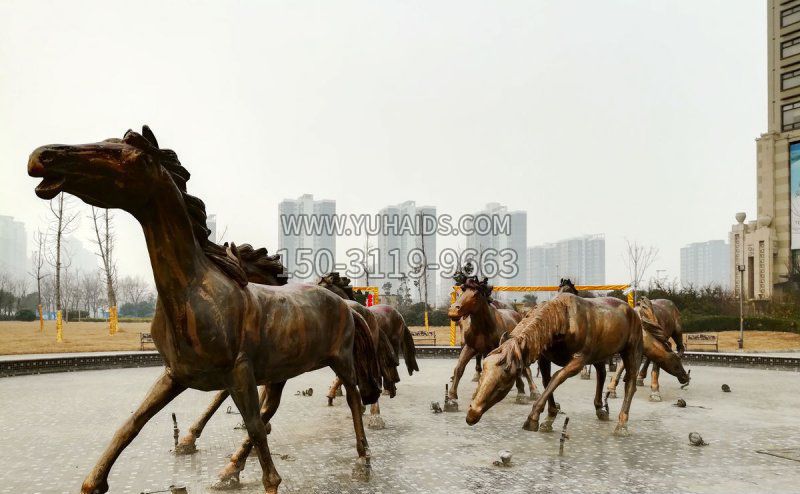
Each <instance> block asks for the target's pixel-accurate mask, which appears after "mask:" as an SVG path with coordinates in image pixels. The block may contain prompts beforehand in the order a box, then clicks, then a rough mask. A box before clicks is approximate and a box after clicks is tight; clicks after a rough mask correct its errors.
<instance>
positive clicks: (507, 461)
mask: <svg viewBox="0 0 800 494" xmlns="http://www.w3.org/2000/svg"><path fill="white" fill-rule="evenodd" d="M497 454H498V455H499V456H500V460H495V461H494V462H492V464H493V465H494V466H496V467H510V466H511V456H512V455H511V451H509V450H507V449H502V450H500V451H499V452H498V453H497Z"/></svg>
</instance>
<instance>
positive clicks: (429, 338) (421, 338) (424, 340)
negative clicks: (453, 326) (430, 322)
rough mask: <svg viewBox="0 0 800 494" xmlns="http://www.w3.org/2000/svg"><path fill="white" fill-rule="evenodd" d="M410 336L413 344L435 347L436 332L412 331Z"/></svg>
mask: <svg viewBox="0 0 800 494" xmlns="http://www.w3.org/2000/svg"><path fill="white" fill-rule="evenodd" d="M411 336H413V337H414V344H415V345H416V344H418V343H420V344H424V345H436V332H435V331H425V330H421V331H412V332H411Z"/></svg>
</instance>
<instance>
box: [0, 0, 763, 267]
mask: <svg viewBox="0 0 800 494" xmlns="http://www.w3.org/2000/svg"><path fill="white" fill-rule="evenodd" d="M765 4H766V2H764V1H763V0H761V1H756V0H736V1H734V0H716V1H710V0H702V1H701V0H685V1H678V0H674V1H667V0H661V1H645V0H627V1H623V0H604V1H602V2H598V1H596V0H584V1H571V2H557V1H543V0H538V1H519V2H517V1H505V2H474V1H464V0H459V1H436V2H432V1H429V0H426V1H381V2H353V1H337V2H326V1H319V2H310V1H306V2H299V1H295V0H287V1H283V2H277V1H272V2H254V1H253V2H197V1H193V2H177V1H172V2H135V3H131V2H108V1H103V2H81V1H77V2H76V1H73V2H44V1H32V0H25V1H8V0H2V1H0V67H2V70H1V71H0V184H2V185H1V187H2V189H0V190H1V193H0V214H8V215H13V216H15V217H17V218H18V219H21V220H23V221H25V222H26V223H27V227H28V233H29V234H32V233H33V231H34V230H35V228H36V226H37V225H44V221H45V219H46V212H47V205H46V203H45V202H44V201H41V200H39V199H37V198H36V196H35V195H34V193H33V188H34V187H35V185H36V184H37V181H36V180H34V179H31V178H28V177H27V174H26V172H25V165H26V162H27V156H28V154H29V153H30V152H31V151H32V150H33V149H34V148H35V147H37V146H39V145H41V144H48V143H56V142H58V143H81V142H95V141H98V140H101V139H104V138H108V137H120V136H121V135H122V133H123V132H124V131H125V130H126V129H128V128H134V129H138V128H140V127H141V124H143V123H148V124H149V125H150V126H151V127H152V128H153V130H154V131H155V134H156V136H157V137H158V139H159V143H160V144H161V145H162V146H163V147H168V148H171V149H174V150H175V151H176V152H177V153H178V156H179V157H180V159H181V161H182V163H183V164H184V165H185V166H186V167H187V168H188V169H189V171H190V172H192V179H191V181H190V182H189V190H190V192H191V193H193V194H195V195H197V196H199V197H201V198H202V199H203V200H205V202H206V204H207V206H208V209H209V211H210V212H212V213H216V214H217V215H218V222H219V224H220V230H222V229H224V228H226V227H227V235H226V238H225V240H233V241H235V242H237V243H241V242H250V243H253V244H256V245H266V246H268V247H269V248H270V249H271V250H276V249H277V204H278V202H279V201H280V200H281V199H284V198H288V197H291V198H294V197H297V196H299V195H300V194H302V193H313V194H314V195H315V196H316V197H317V198H330V199H335V200H336V201H337V209H338V211H339V212H353V213H375V212H377V211H378V210H379V209H380V208H382V207H384V206H386V205H388V204H395V203H398V202H401V201H404V200H409V199H411V200H416V201H417V203H418V204H432V205H435V206H437V207H438V209H439V212H440V213H442V212H446V213H449V214H452V215H458V214H463V213H471V212H474V211H476V210H479V209H481V208H482V207H483V205H484V204H485V203H486V202H490V201H497V202H500V203H504V204H506V205H508V206H509V207H510V208H512V209H526V210H528V243H529V245H536V244H539V243H543V242H547V241H554V240H558V239H561V238H564V237H569V236H574V235H579V234H583V233H601V232H605V233H606V239H607V240H606V242H607V243H606V262H607V279H608V281H609V282H618V281H625V280H627V278H628V277H627V274H626V270H625V267H624V265H623V262H622V257H621V253H622V250H623V247H624V238H625V237H628V238H630V239H635V240H638V241H640V242H643V243H646V244H654V245H657V246H658V247H659V248H660V250H661V254H660V257H659V260H658V261H657V263H656V265H655V266H654V267H653V272H652V273H651V274H655V269H666V270H667V274H668V276H669V277H671V278H672V277H678V276H679V272H680V253H679V249H680V247H681V246H683V245H685V244H686V243H689V242H695V241H705V240H709V239H715V238H727V231H728V229H729V227H730V224H731V223H733V222H734V221H735V220H734V219H733V215H734V213H735V212H736V211H739V210H744V211H747V212H748V214H749V216H750V217H754V215H755V211H754V209H755V183H754V181H755V163H756V161H755V160H756V158H755V152H756V146H755V143H754V139H755V138H756V137H757V136H758V135H759V134H760V133H761V132H764V131H766V111H767V107H766V103H767V101H766V99H767V97H766V89H767V88H766V75H767V73H766V6H765ZM76 202H77V201H76ZM80 207H81V208H84V209H85V210H86V211H87V212H85V213H83V214H82V216H85V215H86V214H88V209H87V208H88V207H86V206H84V205H83V204H82V203H80ZM117 217H118V218H119V221H118V231H119V236H120V239H119V246H118V254H119V257H120V259H119V264H120V269H121V271H122V272H123V274H136V273H138V274H142V275H146V276H148V277H149V276H150V274H149V263H148V260H147V254H146V251H145V245H144V239H143V237H142V234H141V231H140V229H139V226H138V225H137V224H136V223H135V222H134V220H133V219H132V218H131V217H130V216H128V215H127V214H126V213H121V212H120V213H118V214H117ZM89 223H90V222H89V221H88V220H87V219H84V220H83V222H82V230H81V231H79V232H78V236H79V237H80V238H82V239H88V238H89V231H88V226H89ZM87 243H88V242H87ZM362 243H363V241H362V240H359V239H351V240H343V239H340V240H339V243H338V247H337V248H338V249H339V251H340V252H343V251H344V249H346V248H349V247H353V246H360V245H361V244H362ZM439 244H440V247H447V246H452V247H455V246H456V245H458V244H460V245H461V246H463V245H464V241H463V239H461V238H440V240H439ZM31 248H32V247H31Z"/></svg>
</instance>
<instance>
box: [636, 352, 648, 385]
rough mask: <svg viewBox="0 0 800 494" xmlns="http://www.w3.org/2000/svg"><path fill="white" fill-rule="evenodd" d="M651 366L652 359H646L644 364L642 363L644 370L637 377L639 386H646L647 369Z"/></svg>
mask: <svg viewBox="0 0 800 494" xmlns="http://www.w3.org/2000/svg"><path fill="white" fill-rule="evenodd" d="M649 366H650V359H649V358H647V357H645V358H644V362H643V363H642V369H641V370H640V371H639V375H638V376H637V377H636V385H637V386H644V378H645V377H647V368H648V367H649Z"/></svg>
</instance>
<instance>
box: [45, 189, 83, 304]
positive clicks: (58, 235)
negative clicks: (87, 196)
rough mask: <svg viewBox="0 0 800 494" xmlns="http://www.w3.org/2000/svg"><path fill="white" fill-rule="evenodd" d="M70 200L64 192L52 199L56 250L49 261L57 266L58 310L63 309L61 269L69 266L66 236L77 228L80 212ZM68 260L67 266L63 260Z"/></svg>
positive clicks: (51, 206)
mask: <svg viewBox="0 0 800 494" xmlns="http://www.w3.org/2000/svg"><path fill="white" fill-rule="evenodd" d="M71 209H72V208H71V207H70V204H69V201H68V200H65V198H64V194H63V193H62V194H59V195H58V197H57V198H55V199H52V200H51V201H50V212H51V213H52V214H53V218H52V221H51V226H50V229H51V234H52V238H53V241H54V242H55V246H54V251H53V252H51V255H50V259H49V262H50V264H51V265H52V266H53V268H55V306H56V311H60V310H61V309H62V298H63V297H62V295H63V294H62V289H61V288H62V287H61V270H62V268H64V267H69V264H70V263H69V255H68V254H67V253H66V249H63V243H64V237H65V236H66V235H68V234H70V233H71V232H73V231H74V230H75V228H76V227H77V226H78V225H77V223H78V222H77V220H78V214H77V213H75V212H73V211H72V210H71ZM65 260H66V266H65V263H64V262H63V261H65Z"/></svg>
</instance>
